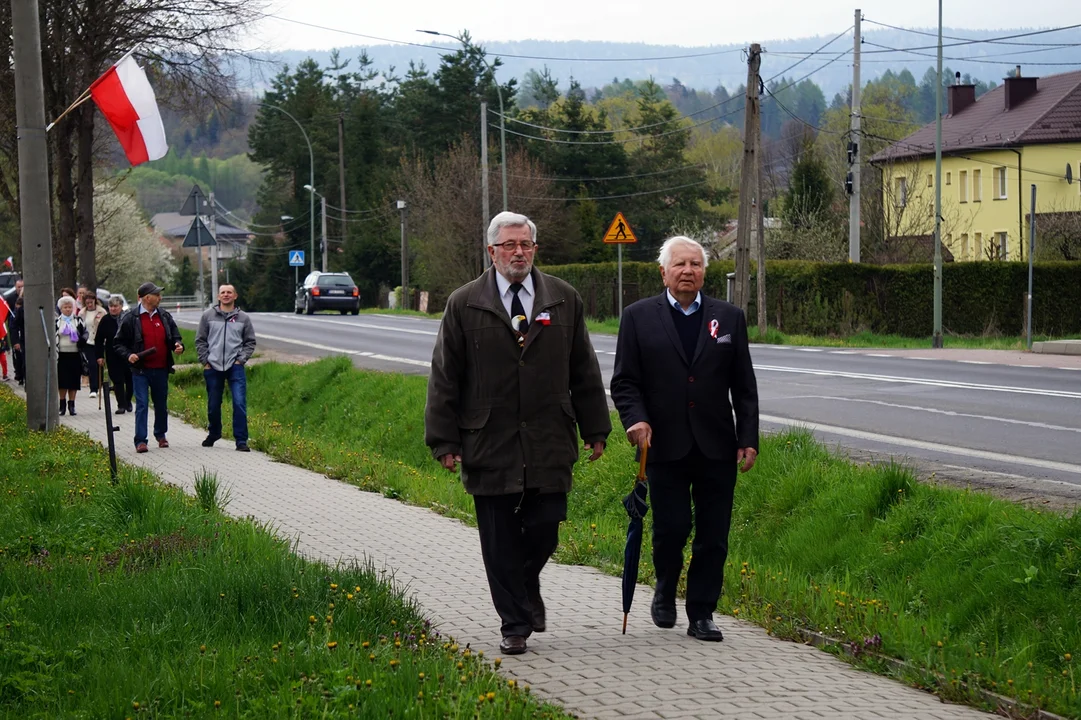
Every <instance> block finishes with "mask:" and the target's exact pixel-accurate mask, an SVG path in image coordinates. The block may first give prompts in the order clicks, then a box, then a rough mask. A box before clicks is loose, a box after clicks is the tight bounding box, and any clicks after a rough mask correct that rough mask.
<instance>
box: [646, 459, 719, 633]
mask: <svg viewBox="0 0 1081 720" xmlns="http://www.w3.org/2000/svg"><path fill="white" fill-rule="evenodd" d="M646 474H647V475H648V477H649V500H650V506H651V510H652V513H653V565H654V567H655V568H656V572H657V594H658V595H660V597H661V600H662V601H663V602H665V603H672V604H675V601H676V586H677V584H678V583H679V575H680V572H682V570H683V549H684V547H686V545H687V538H688V537H689V536H690V534H691V528H692V525H693V527H694V541H693V542H692V543H691V564H690V567H689V568H688V569H687V617H688V618H689V619H690V620H692V621H693V620H704V619H707V618H712V617H713V611H714V610H716V609H717V601H718V600H719V599H720V597H721V588H722V586H723V585H724V563H725V560H727V558H728V530H729V527H730V526H731V523H732V496H733V493H734V492H735V489H736V462H735V459H734V458H733V460H732V462H730V463H728V462H719V461H716V460H709V459H707V458H706V457H705V456H703V455H702V453H701V452H699V451H698V449H697V448H694V449H692V450H691V453H690V454H689V455H688V456H687V457H685V458H683V459H682V460H679V461H676V462H666V463H655V464H652V465H650V466H649V467H648V468H647V473H646ZM692 503H693V506H692ZM692 512H693V516H692Z"/></svg>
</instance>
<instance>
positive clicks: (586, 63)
mask: <svg viewBox="0 0 1081 720" xmlns="http://www.w3.org/2000/svg"><path fill="white" fill-rule="evenodd" d="M1030 31H1031V29H1026V28H1016V29H1003V30H992V31H987V30H965V29H963V28H949V29H944V30H943V34H944V35H947V36H955V37H963V38H971V39H974V40H982V39H987V38H995V37H1002V36H1009V35H1017V34H1020V33H1025V32H1030ZM925 32H931V31H925ZM832 37H833V36H818V37H810V38H800V39H791V40H769V41H765V40H764V41H762V42H761V44H762V47H763V49H764V51H765V52H764V54H763V59H762V71H761V72H762V77H763V78H764V79H769V78H771V77H773V76H774V75H776V74H778V73H780V72H781V71H783V70H784V69H785V68H787V67H789V66H791V65H792V64H794V63H795V62H797V60H799V54H806V53H809V52H811V51H813V50H815V49H817V48H819V47H821V46H822V45H824V44H826V42H827V41H829V40H830V39H831V38H832ZM863 38H864V44H863V53H862V58H861V76H862V79H863V81H864V82H866V81H867V80H871V79H874V78H876V77H878V76H880V75H881V74H883V73H884V72H885V71H886V70H893V71H894V72H900V71H901V70H902V69H908V70H909V71H910V72H911V73H912V74H913V75H914V76H915V77H916V78H919V77H921V76H922V75H923V73H924V72H926V70H927V68H928V67H933V66H934V63H935V51H934V46H935V38H934V37H932V36H928V35H920V34H915V33H911V32H902V31H898V30H890V29H883V28H874V27H873V26H867V25H865V26H864V33H863ZM418 40H420V39H419V38H418ZM423 41H427V38H424V40H423ZM944 42H945V43H947V44H948V43H950V42H956V41H950V40H945V41H944ZM1026 42H1034V43H1047V44H1048V45H1051V44H1056V43H1064V44H1067V43H1078V44H1081V29H1074V30H1065V31H1061V32H1055V33H1049V34H1046V35H1037V36H1033V37H1031V38H1028V39H1026ZM436 44H440V45H443V46H445V47H453V46H454V41H453V40H450V39H447V38H439V42H438V43H436ZM481 44H482V45H483V46H484V48H485V49H486V50H487V51H488V53H489V56H490V57H500V58H501V59H502V61H503V63H504V66H503V68H501V69H500V71H499V76H500V79H501V80H504V81H505V80H506V79H509V78H510V77H516V78H519V79H521V78H522V77H523V76H524V75H525V73H526V72H527V71H529V70H531V69H534V70H538V71H539V70H541V69H542V68H543V67H545V66H547V67H548V68H549V69H550V70H551V72H552V75H553V77H555V78H558V80H559V84H560V87H561V88H562V89H565V88H566V87H567V85H568V82H569V80H570V78H571V77H573V78H574V79H576V80H578V82H580V83H581V84H582V86H583V87H586V88H594V87H602V86H604V85H605V84H607V83H609V82H611V81H612V80H613V79H615V78H619V79H623V78H629V79H631V80H645V79H647V78H649V77H652V78H654V79H655V80H657V81H658V82H660V83H663V84H669V83H671V82H672V80H673V78H677V79H679V81H680V82H681V83H682V84H683V85H685V86H686V87H688V88H694V89H698V90H713V89H715V88H716V87H717V86H718V85H724V86H725V87H726V88H727V89H728V90H730V91H731V90H734V89H735V88H737V87H739V86H740V85H742V84H743V83H745V82H746V78H747V66H746V61H745V59H744V57H743V55H742V53H741V51H742V50H743V49H745V48H746V47H747V45H736V44H730V45H713V46H707V47H681V46H676V45H649V44H646V43H619V42H600V41H586V40H574V41H564V42H556V41H548V40H520V41H513V42H485V43H481ZM883 47H885V48H912V49H913V50H912V51H911V52H910V53H887V52H883ZM927 48H930V49H927ZM338 49H339V52H340V54H341V57H342V58H346V59H349V58H356V57H357V56H358V55H359V54H360V52H361V51H362V50H366V51H367V53H368V56H369V57H370V58H371V59H372V60H373V61H374V66H375V68H376V69H378V70H380V71H387V70H389V69H390V68H392V67H393V68H394V70H395V73H396V74H397V75H399V76H401V75H403V74H404V73H405V71H406V70H407V69H408V67H409V62H410V61H414V62H415V63H417V64H418V65H419V64H420V63H422V62H423V63H424V64H425V65H426V66H427V67H428V68H429V69H434V68H436V67H437V66H438V65H439V56H440V54H441V53H442V52H443V51H440V50H435V49H431V48H422V47H413V46H409V45H385V44H384V45H342V46H340V47H339V48H338ZM846 50H847V51H851V50H852V37H851V35H849V36H847V37H842V38H840V39H838V40H837V41H836V42H834V43H832V44H831V45H830V46H829V47H828V48H826V50H824V51H823V53H822V54H821V55H818V56H815V57H812V58H809V59H808V60H806V61H805V62H803V63H800V65H799V66H798V67H796V68H795V69H793V70H792V71H791V72H789V73H786V75H787V76H788V77H789V78H790V79H797V78H800V77H803V76H804V75H805V74H807V73H810V72H812V71H814V70H815V69H816V68H821V69H819V70H817V71H816V72H814V74H812V75H811V76H810V77H811V79H812V80H814V81H815V83H816V84H818V85H819V87H821V88H822V91H823V93H825V95H826V97H827V99H828V98H829V97H831V96H832V95H833V94H834V93H837V92H844V91H845V90H846V89H847V88H848V86H849V84H850V83H851V81H852V57H851V52H850V53H849V54H848V55H845V56H843V57H840V58H837V55H836V54H830V53H838V52H845V51H846ZM704 53H711V54H709V55H703V54H704ZM713 53H715V54H713ZM782 53H783V54H782ZM508 55H518V56H530V57H508ZM793 55H795V56H793ZM692 56H697V57H692ZM943 56H944V61H943V64H944V65H947V66H949V68H950V69H951V70H954V71H959V72H961V73H969V74H971V75H972V77H973V78H978V79H981V80H994V81H996V82H1000V81H1001V80H1002V78H1003V77H1005V76H1006V73H1007V72H1008V71H1010V70H1011V69H1013V67H1014V66H1015V65H1017V64H1020V65H1021V66H1022V73H1023V74H1024V75H1037V76H1038V75H1050V74H1054V73H1058V72H1066V71H1068V70H1072V69H1077V68H1081V57H1079V53H1078V52H1077V48H1076V47H1074V48H1069V47H1062V48H1053V47H1046V48H1043V47H1041V48H1040V49H1037V50H1033V49H1031V48H1030V47H1025V48H1015V47H1013V46H1009V45H1003V44H992V43H979V44H971V45H963V46H960V47H946V48H945V49H944V51H943ZM308 57H311V58H313V59H314V60H315V61H316V62H318V63H319V64H320V65H321V66H323V67H326V66H327V65H328V64H329V61H330V51H328V50H283V51H279V52H275V53H268V54H265V55H262V56H261V59H264V60H266V61H268V62H266V63H261V64H260V65H261V68H262V71H261V72H259V73H254V74H252V75H251V76H250V77H248V79H246V80H244V81H242V82H241V84H242V85H247V86H248V87H249V88H250V89H254V90H262V89H264V88H265V87H266V85H267V84H268V82H269V80H270V78H271V77H272V76H273V75H274V74H275V73H276V72H277V71H278V70H280V69H281V68H282V67H284V66H286V65H288V67H290V68H295V67H296V66H297V64H298V63H300V62H301V61H303V60H304V59H305V58H308ZM533 58H589V59H591V60H583V59H576V60H569V59H567V60H564V59H560V60H551V59H533ZM600 58H603V59H608V60H609V61H604V62H601V61H597V60H596V59H600ZM626 58H670V59H645V60H634V61H625V60H624V61H620V60H621V59H626ZM834 58H837V59H836V60H834V61H833V62H832V63H829V61H830V60H831V59H834ZM961 58H964V59H961ZM1026 60H1027V61H1031V62H1028V63H1026ZM827 63H829V64H827ZM1039 63H1048V64H1047V65H1040V64H1039ZM1056 63H1057V64H1056ZM355 65H356V63H355V61H354V62H352V63H351V64H350V66H351V67H352V66H355ZM245 74H246V73H245Z"/></svg>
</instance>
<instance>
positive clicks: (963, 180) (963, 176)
mask: <svg viewBox="0 0 1081 720" xmlns="http://www.w3.org/2000/svg"><path fill="white" fill-rule="evenodd" d="M957 185H958V188H957V196H958V198H959V199H960V201H961V202H963V203H967V202H968V171H967V170H961V171H960V172H959V173H957Z"/></svg>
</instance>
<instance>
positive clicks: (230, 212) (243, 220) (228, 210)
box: [214, 198, 308, 230]
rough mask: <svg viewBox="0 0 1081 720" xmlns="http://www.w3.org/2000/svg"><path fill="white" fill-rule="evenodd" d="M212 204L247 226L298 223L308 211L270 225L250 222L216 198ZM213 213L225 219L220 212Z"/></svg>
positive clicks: (273, 226)
mask: <svg viewBox="0 0 1081 720" xmlns="http://www.w3.org/2000/svg"><path fill="white" fill-rule="evenodd" d="M214 204H215V205H216V206H217V208H216V209H217V210H220V211H222V212H224V213H225V215H229V216H231V217H232V218H233V219H234V220H235V221H237V222H239V223H241V224H242V225H246V226H248V227H261V228H284V226H285V225H287V224H288V223H292V222H295V223H297V224H299V223H300V221H301V220H302V219H304V217H305V216H306V215H307V214H308V211H307V210H305V211H304V212H303V213H302V214H300V215H298V216H296V217H294V218H292V219H291V220H285V221H282V222H280V223H274V224H271V225H267V224H264V223H255V222H251V221H250V220H245V219H244V218H242V217H240V216H239V215H237V214H236V213H234V212H233V211H231V210H230V209H229V208H227V207H225V206H224V205H222V204H221V203H220V202H218V199H217V198H214ZM215 215H217V216H218V218H219V219H221V220H223V221H225V220H226V218H225V217H224V216H223V215H222V214H221V213H218V212H215ZM248 227H243V228H241V230H247V229H248Z"/></svg>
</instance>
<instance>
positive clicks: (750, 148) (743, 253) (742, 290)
mask: <svg viewBox="0 0 1081 720" xmlns="http://www.w3.org/2000/svg"><path fill="white" fill-rule="evenodd" d="M761 64H762V47H761V46H760V45H759V44H758V43H753V44H752V45H751V49H750V51H749V52H748V54H747V99H746V103H747V105H746V108H745V110H744V115H743V166H742V167H741V168H740V176H739V226H738V227H737V228H736V288H735V297H733V301H734V304H735V305H736V306H737V307H738V308H739V309H740V310H742V311H743V312H744V313H746V312H747V305H748V304H749V302H750V299H751V292H750V284H751V257H750V255H751V224H752V222H753V219H754V215H753V213H754V202H753V198H754V193H755V182H756V181H755V174H756V168H757V167H758V148H757V147H756V146H755V128H757V127H758V123H759V117H758V113H759V103H758V88H759V84H760V81H759V77H758V69H759V67H760V66H761Z"/></svg>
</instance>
